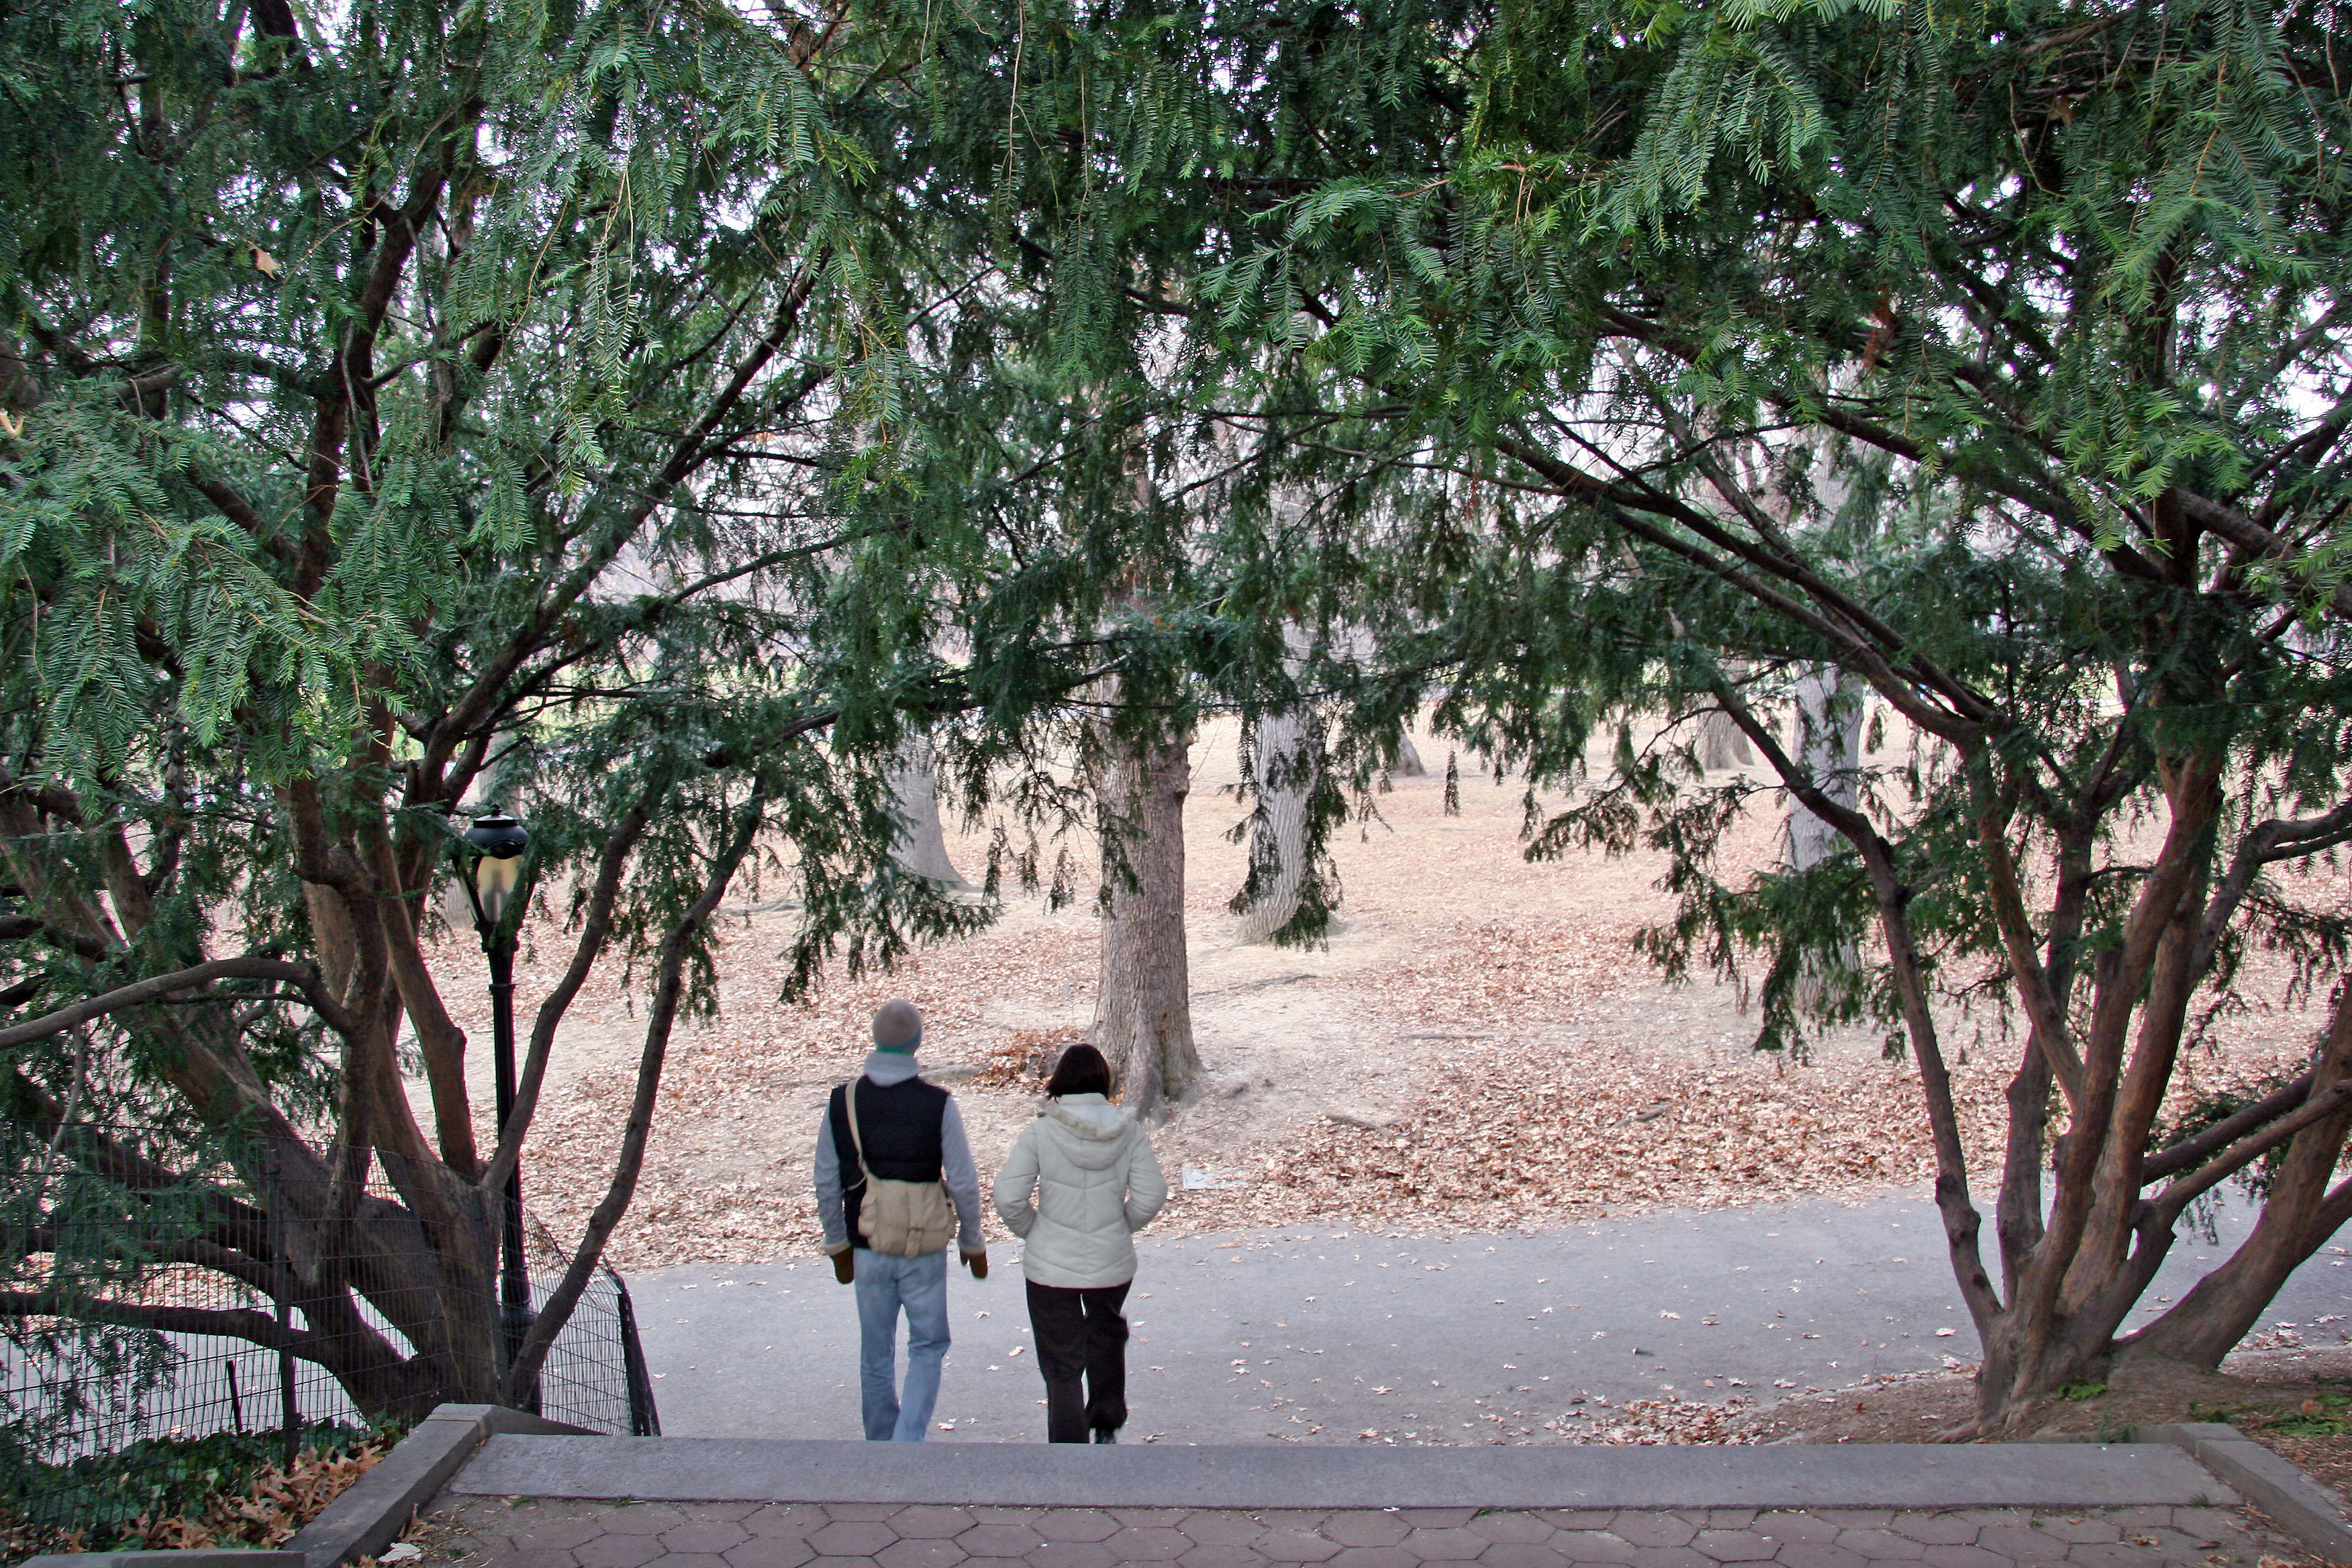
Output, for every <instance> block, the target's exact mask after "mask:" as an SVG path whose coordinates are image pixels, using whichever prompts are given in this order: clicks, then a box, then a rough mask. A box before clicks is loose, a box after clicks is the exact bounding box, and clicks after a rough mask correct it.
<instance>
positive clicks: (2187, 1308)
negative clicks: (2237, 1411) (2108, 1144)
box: [2123, 990, 2352, 1372]
mask: <svg viewBox="0 0 2352 1568" xmlns="http://www.w3.org/2000/svg"><path fill="white" fill-rule="evenodd" d="M2347 1074H2352V990H2347V991H2345V992H2343V993H2339V994H2338V995H2337V997H2336V1015H2335V1017H2334V1018H2333V1019H2332V1020H2331V1021H2330V1023H2329V1026H2328V1030H2327V1043H2326V1046H2325V1047H2323V1048H2322V1049H2321V1052H2320V1056H2319V1060H2318V1061H2317V1063H2315V1066H2314V1071H2313V1073H2312V1085H2311V1093H2312V1094H2313V1095H2320V1094H2324V1093H2326V1091H2327V1090H2328V1089H2330V1088H2331V1087H2333V1086H2336V1085H2338V1084H2341V1083H2342V1082H2343V1081H2344V1079H2345V1078H2346V1077H2347ZM2347 1130H2352V1107H2348V1108H2347V1109H2346V1110H2339V1111H2337V1112H2336V1113H2335V1114H2333V1115H2331V1116H2327V1117H2325V1118H2323V1119H2322V1120H2320V1121H2315V1122H2313V1123H2312V1124H2311V1125H2310V1126H2308V1127H2305V1129H2304V1130H2303V1131H2301V1132H2298V1133H2296V1134H2295V1136H2294V1141H2293V1142H2290V1143H2288V1145H2287V1148H2286V1155H2285V1158H2284V1160H2282V1161H2281V1162H2280V1164H2279V1168H2278V1170H2277V1171H2276V1172H2275V1173H2273V1176H2272V1180H2271V1187H2270V1191H2269V1193H2268V1194H2265V1196H2264V1198H2263V1212H2262V1214H2261V1215H2260V1217H2258V1218H2257V1219H2256V1220H2255V1221H2254V1228H2253V1230H2252V1234H2250V1235H2249V1236H2248V1237H2246V1239H2245V1240H2244V1241H2243V1242H2242V1243H2240V1244H2239V1247H2238V1250H2237V1251H2235V1252H2233V1253H2231V1255H2230V1258H2229V1261H2227V1262H2226V1263H2223V1264H2222V1265H2221V1267H2220V1268H2216V1269H2214V1270H2213V1272H2211V1273H2210V1274H2208V1275H2206V1276H2205V1278H2203V1279H2200V1280H2199V1281H2197V1283H2196V1284H2195V1285H2193V1286H2191V1287H2190V1288H2189V1292H2188V1293H2187V1294H2186V1295H2184V1296H2182V1297H2181V1298H2180V1300H2179V1302H2178V1303H2177V1304H2176V1305H2174V1306H2173V1308H2172V1309H2171V1310H2169V1311H2168V1312H2166V1313H2165V1314H2164V1315H2163V1316H2162V1317H2160V1318H2158V1319H2157V1320H2156V1321H2154V1322H2152V1323H2149V1324H2148V1325H2147V1327H2146V1328H2143V1329H2141V1330H2139V1331H2137V1333H2134V1334H2131V1335H2129V1336H2128V1337H2126V1339H2125V1340H2124V1342H2123V1350H2124V1352H2125V1354H2126V1355H2127V1356H2128V1357H2130V1358H2131V1359H2133V1360H2140V1359H2149V1360H2164V1361H2174V1362H2181V1363H2187V1364H2188V1365H2189V1366H2193V1367H2196V1368H2197V1369H2199V1370H2200V1371H2202V1372H2211V1371H2213V1370H2214V1369H2215V1368H2216V1367H2218V1366H2220V1365H2221V1358H2222V1357H2223V1356H2225V1355H2228V1354H2229V1353H2230V1352H2231V1351H2232V1350H2234V1349H2235V1348H2237V1343H2238V1342H2239V1341H2240V1340H2242V1339H2243V1338H2245V1336H2246V1332H2247V1331H2248V1330H2250V1329H2252V1327H2253V1326H2254V1323H2255V1321H2257V1320H2258V1319H2260V1318H2261V1316H2262V1314H2263V1309H2265V1308H2267V1307H2268V1306H2269V1305H2270V1304H2271V1301H2272V1300H2273V1298H2274V1297H2276V1296H2277V1295H2278V1293H2279V1290H2280V1289H2281V1288H2282V1287H2283V1286H2284V1285H2285V1284H2286V1279H2287V1276H2288V1275H2290V1274H2292V1273H2294V1271H2295V1269H2296V1268H2300V1267H2301V1266H2302V1265H2303V1263H2304V1262H2305V1260H2306V1259H2308V1258H2310V1257H2311V1255H2312V1254H2313V1253H2315V1252H2316V1251H2318V1250H2319V1249H2320V1247H2323V1246H2325V1245H2326V1242H2327V1239H2328V1237H2332V1236H2334V1235H2335V1234H2336V1230H2337V1228H2338V1227H2339V1226H2343V1225H2344V1224H2345V1223H2346V1222H2347V1220H2352V1181H2345V1182H2337V1183H2336V1184H2335V1185H2334V1186H2333V1187H2331V1186H2330V1185H2329V1183H2330V1182H2331V1181H2332V1180H2333V1179H2334V1178H2335V1175H2336V1166H2337V1162H2338V1160H2339V1159H2340V1158H2341V1156H2342V1153H2343V1149H2344V1139H2345V1134H2346V1132H2347Z"/></svg>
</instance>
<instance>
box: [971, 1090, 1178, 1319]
mask: <svg viewBox="0 0 2352 1568" xmlns="http://www.w3.org/2000/svg"><path fill="white" fill-rule="evenodd" d="M1167 1201H1168V1178H1167V1177H1166V1176H1164V1175H1161V1174H1160V1160H1159V1157H1158V1156H1156V1155H1154V1154H1153V1153H1152V1152H1151V1140H1150V1138H1148V1137H1146V1136H1145V1135H1144V1131H1143V1129H1142V1128H1140V1127H1139V1126H1137V1125H1136V1121H1135V1118H1134V1117H1133V1116H1131V1115H1129V1113H1128V1112H1127V1111H1126V1110H1122V1109H1121V1108H1120V1107H1118V1106H1116V1105H1113V1104H1111V1103H1110V1102H1109V1101H1108V1100H1105V1099H1104V1098H1103V1097H1102V1096H1101V1095H1099V1094H1066V1095H1064V1096H1062V1098H1061V1099H1059V1100H1047V1101H1046V1102H1045V1109H1044V1110H1040V1111H1039V1112H1038V1113H1037V1120H1036V1121H1033V1122H1031V1123H1030V1124H1029V1126H1028V1128H1027V1130H1026V1131H1024V1132H1023V1133H1022V1134H1021V1138H1020V1141H1019V1142H1016V1143H1014V1144H1013V1152H1012V1154H1011V1155H1010V1156H1009V1157H1008V1158H1007V1159H1006V1160H1005V1162H1004V1169H1003V1172H1001V1173H999V1174H998V1176H997V1178H996V1212H997V1213H998V1214H999V1215H1003V1218H1004V1223H1005V1225H1006V1226H1007V1227H1008V1228H1010V1229H1011V1230H1012V1232H1013V1235H1015V1236H1017V1237H1021V1238H1022V1240H1023V1241H1024V1242H1025V1243H1026V1244H1027V1245H1026V1246H1025V1247H1024V1248H1023V1250H1022V1256H1021V1268H1022V1272H1024V1274H1026V1275H1028V1277H1029V1278H1030V1279H1034V1280H1035V1281H1037V1283H1038V1284H1040V1285H1059V1286H1062V1287H1064V1288H1065V1289H1093V1288H1095V1287H1097V1286H1103V1285H1120V1284H1124V1283H1126V1282H1127V1281H1128V1280H1129V1279H1134V1278H1135V1241H1134V1239H1133V1238H1134V1235H1135V1233H1136V1232H1137V1231H1139V1230H1141V1229H1142V1228H1143V1227H1144V1226H1147V1225H1150V1223H1151V1218H1152V1216H1153V1215H1156V1214H1158V1213H1159V1212H1160V1205H1162V1204H1164V1203H1166V1202H1167Z"/></svg>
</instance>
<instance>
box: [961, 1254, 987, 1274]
mask: <svg viewBox="0 0 2352 1568" xmlns="http://www.w3.org/2000/svg"><path fill="white" fill-rule="evenodd" d="M963 1261H964V1266H965V1267H966V1268H970V1269H971V1277H972V1278H973V1279H987V1278H988V1254H987V1253H985V1252H967V1253H965V1254H964V1255H963Z"/></svg>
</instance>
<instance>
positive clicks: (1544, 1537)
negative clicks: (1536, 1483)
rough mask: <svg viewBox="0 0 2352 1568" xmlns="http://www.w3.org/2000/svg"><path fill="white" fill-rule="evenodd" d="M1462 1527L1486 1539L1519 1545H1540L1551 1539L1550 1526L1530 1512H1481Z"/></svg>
mask: <svg viewBox="0 0 2352 1568" xmlns="http://www.w3.org/2000/svg"><path fill="white" fill-rule="evenodd" d="M1463 1528H1465V1529H1466V1530H1468V1531H1470V1533H1471V1534H1473V1535H1477V1536H1483V1537H1485V1538H1486V1540H1488V1541H1495V1542H1513V1543H1515V1544H1517V1545H1521V1546H1541V1545H1542V1544H1543V1543H1544V1542H1547V1541H1549V1540H1550V1539H1551V1526H1550V1525H1549V1524H1547V1523H1545V1522H1544V1521H1542V1520H1540V1519H1538V1518H1537V1517H1536V1516H1535V1515H1534V1514H1531V1513H1517V1512H1512V1513H1482V1514H1480V1515H1479V1516H1478V1517H1477V1518H1475V1519H1474V1520H1472V1521H1470V1522H1469V1523H1468V1524H1467V1525H1465V1526H1464V1527H1463Z"/></svg>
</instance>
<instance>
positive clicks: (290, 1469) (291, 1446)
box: [268, 1147, 302, 1475]
mask: <svg viewBox="0 0 2352 1568" xmlns="http://www.w3.org/2000/svg"><path fill="white" fill-rule="evenodd" d="M268 1171H269V1218H270V1219H271V1220H272V1221H273V1222H275V1226H276V1229H277V1231H278V1236H277V1242H278V1245H277V1246H276V1247H272V1248H270V1250H271V1251H272V1252H274V1253H276V1254H277V1258H276V1262H277V1264H278V1267H277V1268H275V1269H273V1270H272V1271H271V1274H270V1279H271V1281H272V1283H271V1286H270V1295H271V1296H273V1297H274V1298H276V1304H277V1308H278V1424H279V1425H280V1426H282V1427H284V1428H285V1434H286V1435H285V1439H284V1442H285V1463H284V1468H285V1470H286V1473H287V1474H288V1475H292V1474H293V1473H294V1456H295V1450H296V1446H297V1444H298V1443H299V1441H300V1438H301V1436H302V1406H301V1403H300V1401H299V1399H297V1398H296V1396H295V1394H294V1352H293V1350H292V1349H291V1348H290V1347H289V1345H288V1343H287V1341H288V1340H289V1339H291V1338H292V1337H293V1332H294V1304H293V1302H292V1300H289V1297H288V1296H287V1293H286V1281H287V1279H289V1277H291V1275H292V1274H293V1272H294V1262H293V1254H292V1250H291V1249H290V1248H289V1247H287V1245H286V1210H285V1194H284V1193H283V1191H282V1190H281V1189H280V1187H279V1184H278V1151H277V1149H276V1148H275V1147H272V1148H271V1149H270V1151H269V1160H268Z"/></svg>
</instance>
